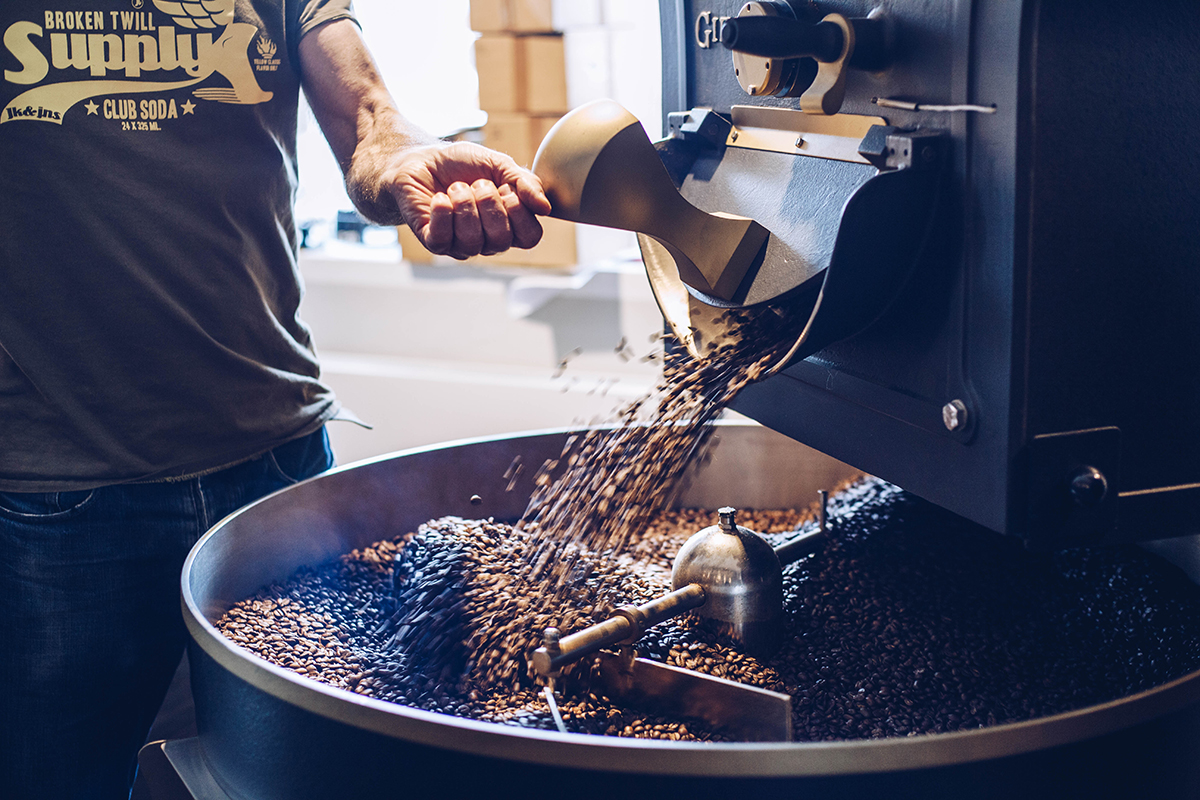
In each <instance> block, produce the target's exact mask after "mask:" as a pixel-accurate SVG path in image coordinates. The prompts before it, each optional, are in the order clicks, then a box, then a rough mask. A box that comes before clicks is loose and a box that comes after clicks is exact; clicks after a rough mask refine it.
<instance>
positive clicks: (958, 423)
mask: <svg viewBox="0 0 1200 800" xmlns="http://www.w3.org/2000/svg"><path fill="white" fill-rule="evenodd" d="M942 422H943V423H944V424H945V426H946V430H948V431H959V430H962V429H963V428H965V427H967V406H966V404H965V403H964V402H963V401H962V400H951V401H950V402H949V403H946V405H944V406H942Z"/></svg>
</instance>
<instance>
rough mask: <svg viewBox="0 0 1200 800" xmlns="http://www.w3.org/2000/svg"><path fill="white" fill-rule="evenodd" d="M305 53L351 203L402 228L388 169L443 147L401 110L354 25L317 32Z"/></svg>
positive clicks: (316, 108)
mask: <svg viewBox="0 0 1200 800" xmlns="http://www.w3.org/2000/svg"><path fill="white" fill-rule="evenodd" d="M300 53H301V60H302V63H303V64H304V65H305V67H306V69H305V73H304V89H305V94H306V96H307V97H308V101H309V105H310V106H311V107H312V109H313V113H314V115H315V116H316V118H317V121H318V123H319V124H320V126H321V131H322V132H323V133H324V134H325V138H326V140H327V141H328V142H329V145H330V148H331V149H332V150H333V154H334V157H335V158H336V159H337V162H338V165H339V166H340V167H341V169H342V174H343V175H344V176H345V180H346V191H347V193H348V194H349V195H350V199H351V200H352V201H353V202H354V205H355V206H356V207H357V208H358V210H359V212H360V213H362V215H363V216H364V217H366V218H367V219H369V220H371V221H373V222H377V223H380V224H387V225H398V224H402V223H403V222H405V220H404V218H403V215H402V214H401V213H400V209H399V207H398V205H397V203H396V199H395V197H394V196H393V195H392V194H391V193H390V192H388V191H387V190H386V189H385V176H386V174H387V167H388V165H389V163H390V162H391V161H392V160H393V159H394V157H395V154H396V153H398V152H401V151H404V150H408V149H411V148H414V147H421V146H438V145H440V144H442V143H441V142H440V140H438V139H437V138H436V137H434V136H432V135H431V134H429V133H427V132H426V131H424V130H423V129H421V128H420V127H419V126H417V125H415V124H413V123H412V122H410V121H409V120H408V119H406V118H405V117H404V116H403V115H402V114H401V113H400V112H399V110H398V109H397V108H396V105H395V103H394V102H393V100H392V97H391V95H390V94H389V93H388V91H387V88H386V87H385V85H384V82H383V79H382V77H380V75H379V70H378V68H377V67H376V65H375V62H374V59H372V58H371V55H370V53H369V52H368V51H367V49H366V47H364V46H363V44H362V39H361V37H360V35H359V32H358V29H357V27H356V26H355V25H354V23H352V22H350V21H348V20H340V21H337V22H332V23H329V24H327V25H323V26H321V27H319V28H317V29H316V30H314V31H312V32H311V33H309V35H307V36H305V37H304V39H302V40H301V41H300Z"/></svg>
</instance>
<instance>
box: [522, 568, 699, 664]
mask: <svg viewBox="0 0 1200 800" xmlns="http://www.w3.org/2000/svg"><path fill="white" fill-rule="evenodd" d="M706 596H707V595H706V594H705V592H704V588H703V587H701V586H699V585H698V584H695V583H693V584H689V585H687V586H684V587H683V588H681V589H676V590H675V591H673V592H671V593H669V594H664V595H663V596H662V597H656V598H655V599H653V600H651V601H650V602H649V603H646V604H645V605H640V606H624V607H622V608H618V609H617V611H616V613H615V614H614V615H613V616H612V617H609V618H608V619H606V620H605V621H604V622H598V623H596V624H595V625H593V626H591V627H590V628H584V629H583V630H581V631H579V632H578V633H572V634H571V635H570V636H564V637H562V638H561V639H559V640H558V641H557V642H553V641H551V642H550V643H549V644H546V645H543V646H541V647H539V648H538V649H537V650H534V651H533V656H532V658H530V662H531V663H532V665H533V670H534V672H536V673H537V674H539V675H541V676H543V677H546V676H550V675H554V674H555V673H557V672H558V670H560V669H562V668H563V667H564V666H565V665H567V664H570V663H572V662H574V661H578V660H579V659H581V658H583V657H584V656H586V655H590V654H592V653H594V652H596V651H597V650H599V649H600V648H602V647H609V646H610V645H614V644H622V643H624V642H628V641H630V640H634V641H636V640H637V639H640V638H641V636H642V634H643V633H645V632H646V629H647V628H651V627H653V626H655V625H657V624H658V623H660V622H662V621H663V620H665V619H669V618H671V617H674V616H678V615H679V614H682V613H683V612H685V611H689V610H691V609H693V608H696V607H697V606H701V605H703V604H704V600H705V598H706Z"/></svg>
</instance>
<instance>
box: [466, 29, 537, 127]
mask: <svg viewBox="0 0 1200 800" xmlns="http://www.w3.org/2000/svg"><path fill="white" fill-rule="evenodd" d="M524 39H525V37H518V36H513V35H511V34H506V33H489V34H484V35H483V36H481V37H479V38H478V39H477V40H475V69H476V71H478V73H479V107H480V108H481V109H483V110H484V111H487V112H492V111H500V112H504V111H523V110H525V107H526V103H527V99H526V93H527V86H526V84H527V82H528V81H527V78H526V67H527V62H526V49H525V46H524Z"/></svg>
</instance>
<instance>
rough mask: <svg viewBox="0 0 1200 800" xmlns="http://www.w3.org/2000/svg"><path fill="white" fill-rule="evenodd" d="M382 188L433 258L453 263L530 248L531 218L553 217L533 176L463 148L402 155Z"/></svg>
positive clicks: (533, 237)
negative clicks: (442, 257)
mask: <svg viewBox="0 0 1200 800" xmlns="http://www.w3.org/2000/svg"><path fill="white" fill-rule="evenodd" d="M381 188H382V190H383V191H386V192H387V193H389V194H390V195H391V197H392V198H393V199H394V201H395V203H396V208H397V210H398V211H399V213H400V215H401V216H402V217H403V218H404V220H405V221H406V222H407V223H408V225H409V227H411V228H412V229H413V232H414V233H416V235H417V238H418V239H420V240H421V243H422V244H423V245H425V247H426V248H428V249H429V251H430V252H432V253H438V254H440V255H448V256H452V257H454V258H469V257H470V256H474V255H479V254H483V255H494V254H496V253H501V252H503V251H505V250H507V249H509V248H510V247H521V248H530V247H533V246H534V245H535V244H537V243H538V241H539V240H540V239H541V238H542V226H541V224H540V223H538V221H537V217H536V216H535V214H549V213H550V201H549V200H547V199H546V194H545V192H544V191H542V184H541V181H539V180H538V179H537V177H536V176H535V175H534V174H533V173H532V172H529V171H528V170H525V169H522V168H521V167H519V166H517V163H516V162H515V161H513V160H512V159H511V158H509V157H508V156H506V155H504V154H503V153H497V152H496V151H494V150H488V149H487V148H485V147H480V146H478V145H473V144H467V143H465V142H463V143H459V144H452V145H431V146H426V147H413V148H409V149H407V150H404V151H403V152H401V153H399V154H397V155H396V157H395V160H394V162H393V164H392V165H391V166H390V167H389V168H388V169H386V170H385V171H384V174H383V176H382V187H381Z"/></svg>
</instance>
